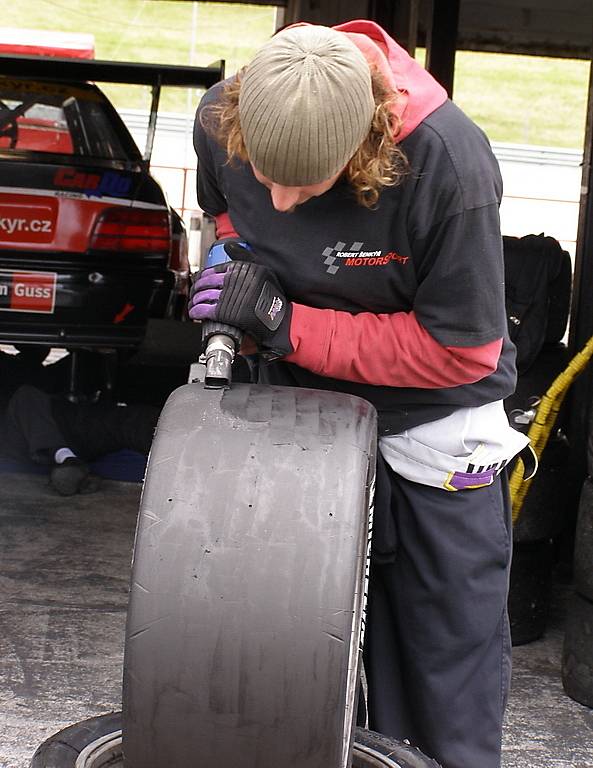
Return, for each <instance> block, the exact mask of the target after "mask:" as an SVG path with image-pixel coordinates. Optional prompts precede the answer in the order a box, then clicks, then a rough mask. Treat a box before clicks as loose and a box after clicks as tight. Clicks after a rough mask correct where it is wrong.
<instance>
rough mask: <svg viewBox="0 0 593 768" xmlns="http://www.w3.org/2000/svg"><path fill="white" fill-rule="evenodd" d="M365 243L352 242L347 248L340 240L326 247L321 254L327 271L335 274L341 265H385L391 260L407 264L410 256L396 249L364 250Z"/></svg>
mask: <svg viewBox="0 0 593 768" xmlns="http://www.w3.org/2000/svg"><path fill="white" fill-rule="evenodd" d="M363 246H364V243H360V242H355V243H352V245H351V246H350V248H348V249H346V243H342V242H341V241H338V242H337V243H336V244H335V245H334V246H331V247H330V246H328V247H327V248H324V249H323V251H322V252H321V255H322V256H323V257H324V258H325V261H324V262H323V263H324V264H325V266H326V267H327V269H326V272H328V273H329V274H330V275H335V274H336V272H337V271H338V270H339V269H340V267H384V266H385V265H386V264H389V262H391V261H395V262H397V263H399V264H406V263H407V262H408V260H409V258H410V257H409V256H401V255H400V254H399V253H396V252H395V251H389V252H388V253H385V254H384V253H383V251H363Z"/></svg>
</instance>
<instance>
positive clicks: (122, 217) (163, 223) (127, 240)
mask: <svg viewBox="0 0 593 768" xmlns="http://www.w3.org/2000/svg"><path fill="white" fill-rule="evenodd" d="M89 247H90V249H91V250H95V251H125V252H126V253H130V251H133V252H137V251H143V252H146V251H148V252H150V253H162V254H164V255H168V254H169V252H170V248H171V229H170V225H169V214H168V212H167V211H146V210H138V209H134V208H108V209H107V210H106V211H103V213H102V214H101V215H100V216H99V217H98V219H97V221H96V223H95V227H94V229H93V234H92V235H91V241H90V246H89Z"/></svg>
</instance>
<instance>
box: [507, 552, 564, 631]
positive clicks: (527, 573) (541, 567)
mask: <svg viewBox="0 0 593 768" xmlns="http://www.w3.org/2000/svg"><path fill="white" fill-rule="evenodd" d="M553 562H554V544H553V542H552V541H551V540H550V539H544V540H542V541H531V542H521V543H517V544H515V545H514V547H513V560H512V563H511V583H510V588H509V600H508V611H509V620H510V624H511V640H512V643H513V645H524V644H525V643H531V642H533V641H534V640H537V639H538V638H540V637H541V636H542V635H543V633H544V631H545V629H546V624H547V621H548V611H549V606H550V594H551V589H552V565H553Z"/></svg>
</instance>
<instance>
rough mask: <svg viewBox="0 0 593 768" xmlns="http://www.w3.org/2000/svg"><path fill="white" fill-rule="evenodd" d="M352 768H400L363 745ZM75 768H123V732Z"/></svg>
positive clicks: (93, 748) (96, 746)
mask: <svg viewBox="0 0 593 768" xmlns="http://www.w3.org/2000/svg"><path fill="white" fill-rule="evenodd" d="M351 765H352V768H400V766H399V763H396V762H395V761H394V760H392V759H391V758H389V757H386V756H385V755H382V754H380V753H379V752H376V751H375V750H374V749H371V748H370V747H367V746H363V745H362V744H357V743H355V744H354V749H353V753H352V763H351ZM74 768H123V756H122V738H121V731H114V732H113V733H108V734H107V735H106V736H102V737H101V738H100V739H97V740H96V741H93V742H92V743H91V744H89V745H88V746H87V747H85V748H84V749H83V750H82V752H81V753H80V755H79V756H78V758H77V760H76V764H75V766H74Z"/></svg>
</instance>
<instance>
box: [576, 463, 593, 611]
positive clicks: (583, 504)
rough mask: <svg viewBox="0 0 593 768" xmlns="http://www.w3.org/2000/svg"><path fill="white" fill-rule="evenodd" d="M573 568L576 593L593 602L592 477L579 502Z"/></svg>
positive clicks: (585, 483) (588, 479) (585, 486)
mask: <svg viewBox="0 0 593 768" xmlns="http://www.w3.org/2000/svg"><path fill="white" fill-rule="evenodd" d="M573 567H574V571H573V580H574V585H575V589H576V591H577V592H579V593H580V594H581V595H582V596H583V597H586V598H587V599H588V600H593V480H591V478H590V477H586V478H585V481H584V483H583V488H582V490H581V498H580V500H579V508H578V515H577V524H576V531H575V544H574V559H573Z"/></svg>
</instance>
